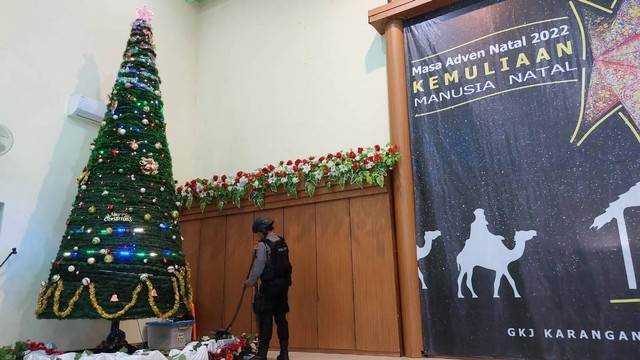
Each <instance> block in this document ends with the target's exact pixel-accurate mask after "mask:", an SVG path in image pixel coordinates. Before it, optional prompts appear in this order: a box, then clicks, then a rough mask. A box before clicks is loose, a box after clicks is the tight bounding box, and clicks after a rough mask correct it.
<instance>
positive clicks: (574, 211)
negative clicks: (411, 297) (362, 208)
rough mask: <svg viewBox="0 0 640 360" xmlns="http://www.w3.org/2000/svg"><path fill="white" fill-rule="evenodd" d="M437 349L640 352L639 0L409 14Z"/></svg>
mask: <svg viewBox="0 0 640 360" xmlns="http://www.w3.org/2000/svg"><path fill="white" fill-rule="evenodd" d="M405 42H406V59H407V85H408V86H407V93H408V97H409V103H408V107H409V114H410V119H409V121H410V131H411V146H412V154H411V156H412V161H413V172H414V182H415V200H416V232H417V239H416V251H417V255H418V269H417V276H419V278H420V288H421V297H422V298H421V299H422V313H423V320H422V322H423V329H424V331H423V332H424V347H425V352H426V353H427V354H428V355H449V356H489V357H507V358H522V357H525V358H545V359H636V358H638V354H640V311H639V310H640V290H639V289H638V286H639V285H640V284H639V283H640V135H639V134H640V60H639V58H640V55H639V54H640V0H626V1H616V0H613V1H604V0H603V1H597V0H593V1H591V0H575V1H544V0H503V1H497V0H486V1H467V2H461V3H457V4H455V5H454V6H451V7H448V8H445V9H443V10H441V11H439V12H437V13H430V14H427V15H426V16H422V17H418V18H414V19H411V20H409V21H406V22H405Z"/></svg>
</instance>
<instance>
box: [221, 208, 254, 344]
mask: <svg viewBox="0 0 640 360" xmlns="http://www.w3.org/2000/svg"><path fill="white" fill-rule="evenodd" d="M252 223H253V215H252V214H251V213H246V214H237V215H230V216H227V241H226V256H227V257H226V262H225V266H224V270H223V273H224V316H223V319H224V324H223V325H224V327H226V326H227V325H228V324H229V322H230V321H231V319H232V318H233V314H234V313H235V311H236V309H237V307H238V303H239V301H240V295H241V294H242V286H243V284H244V281H245V280H246V277H247V273H248V270H249V265H251V258H252V255H253V241H252V238H253V237H252V233H251V224H252ZM247 293H250V291H247ZM245 296H246V294H245ZM251 322H252V318H251V301H244V300H243V301H242V308H241V310H240V312H239V313H238V317H237V318H236V320H235V322H234V324H233V326H232V327H231V330H230V331H231V332H232V333H237V332H244V331H247V330H248V329H251Z"/></svg>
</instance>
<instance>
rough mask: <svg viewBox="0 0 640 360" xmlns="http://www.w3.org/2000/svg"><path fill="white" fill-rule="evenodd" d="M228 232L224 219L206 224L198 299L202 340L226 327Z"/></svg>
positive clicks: (206, 222) (203, 231)
mask: <svg viewBox="0 0 640 360" xmlns="http://www.w3.org/2000/svg"><path fill="white" fill-rule="evenodd" d="M225 229H226V219H225V218H223V217H218V218H208V219H204V220H202V226H201V228H200V249H199V252H200V253H199V263H200V264H199V274H198V293H197V297H196V322H197V323H196V328H197V332H198V336H205V335H206V336H209V335H210V332H211V331H212V330H214V329H217V328H220V327H222V305H223V303H224V295H223V294H224V289H223V288H222V286H221V285H222V281H223V280H224V265H225V258H226V257H225V252H224V248H225V237H226V230H225Z"/></svg>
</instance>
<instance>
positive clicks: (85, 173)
mask: <svg viewBox="0 0 640 360" xmlns="http://www.w3.org/2000/svg"><path fill="white" fill-rule="evenodd" d="M76 181H77V182H78V185H84V184H85V183H86V182H87V181H89V171H88V170H87V167H86V166H85V167H84V169H82V174H81V175H80V176H79V177H78V178H77V179H76Z"/></svg>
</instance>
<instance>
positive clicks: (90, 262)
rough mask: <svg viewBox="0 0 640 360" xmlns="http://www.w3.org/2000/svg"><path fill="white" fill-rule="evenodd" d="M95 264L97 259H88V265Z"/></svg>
mask: <svg viewBox="0 0 640 360" xmlns="http://www.w3.org/2000/svg"><path fill="white" fill-rule="evenodd" d="M95 262H96V259H95V258H92V257H90V258H88V259H87V264H89V265H93V264H95Z"/></svg>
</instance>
